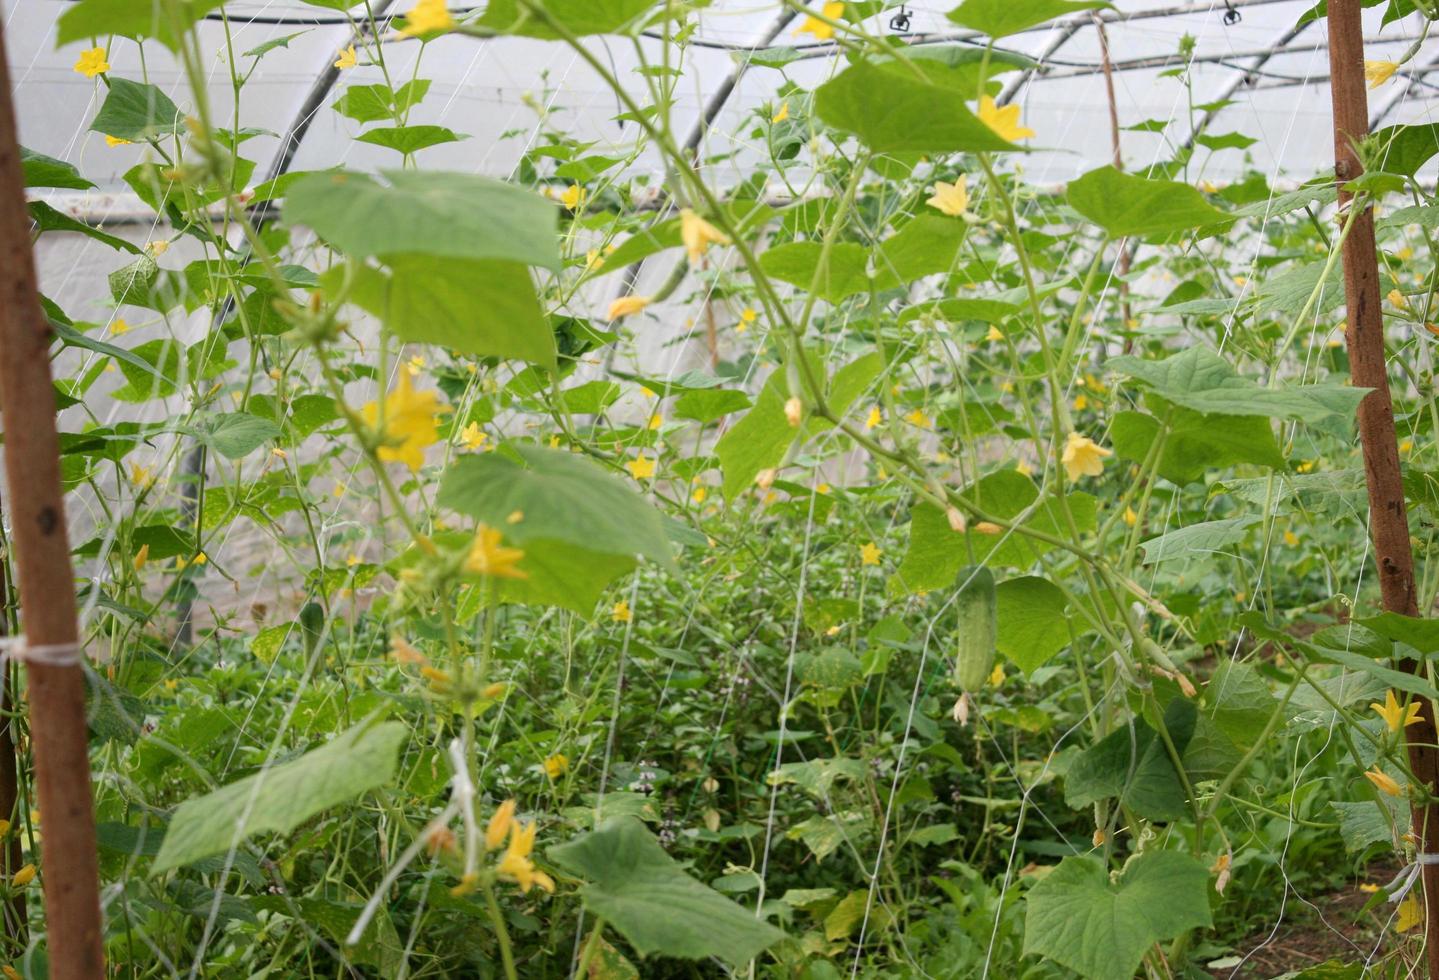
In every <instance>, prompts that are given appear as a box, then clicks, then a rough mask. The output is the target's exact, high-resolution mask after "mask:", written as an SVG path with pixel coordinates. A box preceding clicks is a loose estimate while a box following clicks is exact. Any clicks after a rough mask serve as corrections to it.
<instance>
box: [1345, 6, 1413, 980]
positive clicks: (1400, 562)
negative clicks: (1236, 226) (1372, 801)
mask: <svg viewBox="0 0 1439 980" xmlns="http://www.w3.org/2000/svg"><path fill="white" fill-rule="evenodd" d="M1328 20H1329V67H1330V88H1331V91H1332V93H1333V100H1334V176H1335V179H1336V180H1337V181H1338V183H1339V187H1340V191H1339V206H1340V209H1341V213H1342V211H1343V210H1344V209H1345V208H1346V207H1352V206H1357V205H1358V204H1359V203H1364V202H1354V201H1353V196H1352V195H1350V194H1348V193H1346V192H1345V191H1344V189H1343V188H1344V186H1345V184H1347V183H1348V182H1349V181H1352V180H1354V179H1355V178H1357V177H1358V176H1359V175H1360V173H1361V172H1362V171H1363V164H1362V162H1361V161H1360V159H1359V154H1358V152H1357V149H1356V145H1357V143H1358V141H1359V140H1361V139H1363V138H1364V136H1365V135H1366V133H1367V132H1368V128H1369V107H1368V100H1367V97H1366V95H1365V91H1364V34H1363V24H1362V21H1361V16H1360V5H1359V0H1330V3H1329V12H1328ZM1344 298H1345V304H1346V307H1347V330H1346V338H1347V340H1348V346H1349V362H1350V365H1351V367H1350V371H1351V378H1352V380H1353V383H1354V384H1355V386H1356V387H1364V388H1370V389H1372V390H1371V391H1370V393H1369V395H1368V396H1367V397H1365V399H1364V400H1363V401H1362V402H1360V403H1359V439H1360V442H1361V444H1362V446H1363V451H1364V482H1365V484H1366V486H1367V487H1368V490H1369V529H1370V533H1371V534H1372V535H1373V538H1374V560H1375V564H1376V565H1377V566H1378V571H1379V589H1380V593H1381V595H1382V597H1383V601H1384V608H1385V609H1386V610H1389V611H1390V612H1397V613H1401V614H1403V615H1405V616H1417V615H1418V614H1419V609H1418V603H1417V599H1416V595H1415V589H1414V560H1413V555H1412V553H1411V551H1410V547H1409V516H1408V513H1407V512H1406V509H1405V504H1404V483H1403V479H1402V477H1401V475H1400V471H1399V447H1398V441H1397V439H1396V438H1395V434H1394V406H1393V403H1392V402H1391V401H1390V396H1389V376H1388V372H1387V370H1386V368H1385V359H1384V316H1383V310H1382V307H1381V300H1380V294H1379V266H1378V262H1377V260H1376V256H1375V249H1374V213H1373V210H1372V209H1371V208H1369V207H1368V206H1367V205H1366V206H1365V207H1364V210H1363V211H1362V212H1361V213H1359V214H1356V215H1354V216H1352V226H1351V228H1350V232H1349V235H1348V236H1347V237H1346V238H1345V241H1344ZM1402 666H1403V667H1404V669H1405V670H1408V671H1411V672H1418V671H1419V670H1421V669H1422V668H1421V665H1420V664H1418V663H1416V662H1414V661H1410V660H1406V661H1404V662H1403V664H1402ZM1416 700H1417V702H1418V703H1419V705H1420V720H1419V724H1417V725H1412V726H1410V727H1408V728H1406V729H1405V735H1406V738H1407V740H1408V746H1407V747H1408V754H1409V767H1410V769H1411V770H1412V771H1413V773H1414V778H1415V779H1416V780H1417V781H1418V782H1419V783H1420V784H1421V786H1420V787H1418V788H1419V789H1420V790H1421V792H1422V793H1423V796H1424V798H1425V799H1426V800H1427V799H1431V798H1432V797H1433V794H1434V793H1435V789H1436V776H1439V749H1436V747H1435V729H1434V705H1433V703H1432V702H1430V700H1429V699H1428V698H1417V699H1416ZM1412 819H1413V829H1414V835H1415V837H1416V838H1418V842H1419V843H1418V850H1419V853H1421V854H1424V853H1427V852H1429V851H1430V850H1431V849H1432V848H1433V847H1434V846H1436V842H1439V806H1436V805H1434V804H1433V803H1429V802H1425V803H1419V804H1415V806H1414V808H1413V813H1412ZM1422 871H1423V882H1424V904H1425V909H1426V922H1425V938H1426V942H1425V955H1426V958H1427V960H1428V966H1429V974H1430V976H1439V865H1430V864H1426V865H1423V867H1422Z"/></svg>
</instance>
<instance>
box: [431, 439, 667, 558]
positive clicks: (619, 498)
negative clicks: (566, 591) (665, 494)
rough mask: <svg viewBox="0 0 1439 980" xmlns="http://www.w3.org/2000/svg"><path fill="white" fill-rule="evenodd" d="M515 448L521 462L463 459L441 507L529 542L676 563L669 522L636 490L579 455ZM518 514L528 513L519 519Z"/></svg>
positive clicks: (448, 475) (450, 473)
mask: <svg viewBox="0 0 1439 980" xmlns="http://www.w3.org/2000/svg"><path fill="white" fill-rule="evenodd" d="M512 448H513V451H514V452H515V454H516V455H518V456H519V457H520V459H519V461H516V460H514V459H511V458H510V457H509V456H507V455H506V454H505V453H499V452H495V453H484V454H471V455H468V456H463V457H461V458H460V459H458V460H456V461H455V462H454V463H453V464H452V465H451V466H450V468H449V469H448V470H446V471H445V475H444V479H443V480H442V481H441V483H440V495H439V503H440V506H442V507H448V508H450V509H451V510H457V511H459V512H460V513H462V514H466V515H468V516H470V517H473V518H474V519H475V520H477V521H480V522H482V523H485V524H488V525H490V526H491V527H495V528H499V529H501V530H503V531H504V532H505V537H506V538H508V539H510V540H512V541H514V542H515V543H516V544H519V545H521V546H525V545H526V544H527V542H530V541H544V540H548V541H564V542H568V543H569V544H572V545H577V546H579V547H582V548H587V549H589V550H590V551H592V552H597V553H600V554H611V555H624V556H633V555H644V556H645V557H647V558H652V559H654V560H655V561H657V562H660V563H661V564H663V565H666V566H672V563H673V560H674V559H673V555H672V553H671V550H670V542H669V536H668V535H666V534H665V529H664V521H663V520H661V518H660V513H659V511H657V510H655V509H654V508H653V507H651V506H650V505H649V503H647V502H646V501H645V499H644V498H643V497H641V496H640V495H639V494H638V493H637V492H636V491H635V490H634V489H633V487H631V486H627V485H626V484H625V483H623V482H621V481H620V479H619V478H618V477H615V476H613V475H611V474H609V473H606V472H605V471H604V470H602V469H600V467H599V466H597V465H596V464H595V463H593V462H591V461H589V460H587V459H585V458H584V457H583V456H577V455H575V454H574V453H567V452H564V451H562V450H558V449H546V448H544V447H541V446H529V445H516V446H513V447H512ZM516 511H519V512H520V513H521V514H522V515H523V517H522V519H520V520H517V521H514V522H513V523H511V522H510V517H511V516H512V515H513V514H514V513H515V512H516Z"/></svg>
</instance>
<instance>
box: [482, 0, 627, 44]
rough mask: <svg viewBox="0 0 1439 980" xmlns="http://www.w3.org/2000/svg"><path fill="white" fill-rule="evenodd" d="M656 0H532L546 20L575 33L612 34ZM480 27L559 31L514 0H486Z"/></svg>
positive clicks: (537, 33)
mask: <svg viewBox="0 0 1439 980" xmlns="http://www.w3.org/2000/svg"><path fill="white" fill-rule="evenodd" d="M655 2H656V0H544V2H543V3H537V4H535V6H536V7H539V8H541V9H542V10H543V11H544V12H545V14H546V15H547V16H548V18H549V20H551V21H553V22H554V23H555V24H557V25H559V26H560V27H562V28H564V30H565V31H567V32H568V33H570V34H573V35H575V36H576V37H585V36H587V35H590V34H615V33H619V32H620V31H621V28H625V27H631V26H634V27H638V26H639V23H640V19H641V18H642V17H643V15H644V14H645V13H646V12H647V11H648V10H649V9H650V8H651V7H653V6H654V5H655ZM477 23H478V24H479V25H480V26H481V27H488V28H489V29H491V30H494V31H499V32H500V33H502V34H518V35H521V36H522V37H538V38H544V39H545V40H555V39H558V38H560V37H561V36H562V35H561V34H560V32H559V31H556V30H555V28H554V27H551V26H550V24H549V23H548V22H547V21H546V20H544V19H542V18H540V17H538V16H535V15H532V14H530V13H529V12H528V11H521V10H520V6H519V4H518V3H517V2H516V0H490V2H489V4H488V5H487V6H486V7H485V13H484V16H482V17H481V18H480V19H479V21H478V22H477Z"/></svg>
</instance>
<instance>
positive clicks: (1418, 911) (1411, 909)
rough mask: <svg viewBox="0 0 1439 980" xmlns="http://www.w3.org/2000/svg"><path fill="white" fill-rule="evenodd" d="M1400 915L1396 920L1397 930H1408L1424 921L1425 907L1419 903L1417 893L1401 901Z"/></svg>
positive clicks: (1395, 927)
mask: <svg viewBox="0 0 1439 980" xmlns="http://www.w3.org/2000/svg"><path fill="white" fill-rule="evenodd" d="M1398 911H1399V915H1398V918H1397V919H1395V921H1394V931H1395V932H1408V931H1409V930H1410V929H1413V928H1414V927H1415V926H1417V925H1423V923H1424V907H1423V906H1422V905H1420V904H1419V897H1418V896H1417V895H1410V896H1409V897H1408V898H1406V899H1404V901H1402V902H1400V903H1399V910H1398Z"/></svg>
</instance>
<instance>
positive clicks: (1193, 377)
mask: <svg viewBox="0 0 1439 980" xmlns="http://www.w3.org/2000/svg"><path fill="white" fill-rule="evenodd" d="M1109 365H1110V367H1112V368H1114V370H1116V371H1119V372H1120V373H1122V374H1127V375H1129V376H1130V377H1131V378H1136V379H1138V380H1140V381H1143V382H1144V383H1145V384H1147V385H1149V387H1150V388H1152V389H1154V391H1156V392H1157V393H1159V394H1160V395H1162V396H1164V398H1165V399H1167V400H1168V401H1171V402H1174V403H1175V404H1177V405H1183V406H1184V407H1185V408H1189V409H1193V410H1194V411H1196V412H1202V413H1204V414H1206V415H1265V416H1268V417H1270V418H1282V419H1295V420H1297V421H1300V422H1317V421H1320V420H1322V419H1325V418H1328V417H1329V416H1331V415H1341V416H1344V417H1346V418H1348V417H1352V416H1353V414H1354V412H1355V411H1356V410H1357V409H1358V407H1359V403H1360V402H1361V401H1363V400H1364V396H1365V395H1366V394H1368V393H1369V389H1368V388H1350V387H1346V386H1344V385H1336V384H1317V385H1291V386H1286V387H1272V388H1271V387H1262V386H1260V385H1259V384H1257V383H1255V382H1254V381H1251V380H1249V379H1248V378H1242V377H1240V376H1239V375H1238V374H1237V373H1236V372H1235V370H1234V368H1232V367H1231V366H1230V365H1229V362H1228V361H1226V360H1224V358H1222V357H1220V356H1219V355H1218V354H1216V353H1214V352H1213V351H1211V350H1210V349H1209V348H1207V347H1190V348H1188V349H1187V350H1184V351H1181V352H1180V353H1178V354H1174V355H1172V356H1170V357H1167V358H1165V359H1164V360H1162V361H1147V360H1144V359H1142V358H1138V357H1134V356H1131V355H1128V354H1125V355H1121V356H1119V357H1115V358H1112V359H1111V360H1110V361H1109Z"/></svg>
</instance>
